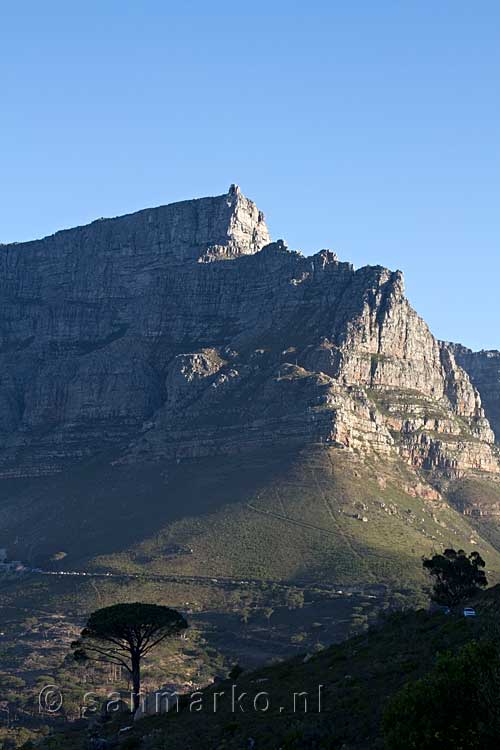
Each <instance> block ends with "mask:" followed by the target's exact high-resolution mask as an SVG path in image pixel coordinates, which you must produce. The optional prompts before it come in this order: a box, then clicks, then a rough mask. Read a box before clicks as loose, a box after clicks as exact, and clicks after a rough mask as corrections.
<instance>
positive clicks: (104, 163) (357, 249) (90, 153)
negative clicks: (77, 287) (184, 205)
mask: <svg viewBox="0 0 500 750" xmlns="http://www.w3.org/2000/svg"><path fill="white" fill-rule="evenodd" d="M179 8H182V10H179ZM499 25H500V5H499V4H498V3H497V2H492V1H491V2H490V1H488V0H478V2H477V3H471V2H462V1H461V0H455V1H454V2H451V1H448V0H442V1H441V2H439V3H437V2H434V1H433V2H431V1H430V0H421V2H418V3H417V2H410V1H409V0H408V2H405V1H402V0H399V2H390V1H389V0H378V1H377V2H373V0H371V1H370V2H368V1H367V0H366V1H365V2H363V1H359V2H356V1H355V0H353V2H348V1H347V0H343V1H342V2H335V0H332V1H331V2H312V3H310V4H309V6H308V7H307V9H306V5H305V3H303V2H301V3H294V2H293V1H292V0H289V1H288V2H286V3H284V2H279V1H278V2H272V0H268V2H266V3H263V2H260V0H255V2H252V3H245V4H244V3H234V2H231V3H225V2H219V3H207V2H204V3H201V2H185V3H183V4H179V3H171V2H168V0H167V1H165V0H164V1H163V2H158V1H157V0H145V1H144V2H142V3H138V2H136V0H134V2H127V0H121V1H120V2H114V1H113V0H108V1H105V0H103V1H101V2H95V1H94V0H87V1H86V2H85V3H83V2H81V3H69V2H67V1H65V2H55V1H51V0H46V2H44V3H40V2H34V1H31V2H23V0H18V2H17V3H16V4H14V3H3V4H2V10H1V18H0V85H1V88H0V97H1V98H0V107H1V117H0V185H1V186H0V242H10V241H15V240H17V241H21V240H27V239H32V238H34V237H40V236H43V235H46V234H50V233H52V232H53V231H55V230H56V229H59V228H63V227H67V226H74V225H77V224H82V223H85V222H88V221H90V220H92V219H94V218H97V217H99V216H114V215H118V214H121V213H126V212H129V211H133V210H136V209H140V208H143V207H146V206H150V205H158V204H162V203H169V202H171V201H175V200H182V199H185V198H190V197H197V196H203V195H216V194H219V193H223V192H225V191H226V190H227V188H228V186H229V184H230V183H232V182H237V183H238V184H239V185H240V186H241V188H242V190H243V191H244V192H245V193H246V194H247V195H248V196H250V197H251V198H253V199H254V200H255V201H256V202H257V204H258V205H259V207H260V208H262V209H263V210H264V212H265V213H266V216H267V219H268V223H269V226H270V229H271V232H272V235H273V237H274V238H278V237H284V238H285V239H286V240H287V241H288V243H289V245H291V246H292V247H294V248H298V249H301V250H303V251H304V252H306V253H311V252H315V251H316V250H318V249H320V248H322V247H331V248H333V249H335V250H336V251H337V252H338V253H339V255H340V257H341V258H342V259H345V260H350V261H352V262H354V263H355V265H356V266H359V265H364V264H367V263H372V264H376V263H380V264H383V265H387V266H389V267H391V268H401V269H402V270H404V272H405V276H406V284H407V291H408V295H409V297H410V300H411V301H412V303H413V304H414V306H415V307H416V309H417V310H418V311H419V312H420V313H421V314H422V315H423V316H424V317H425V318H426V320H427V321H428V322H429V324H430V326H431V328H432V330H433V331H434V332H435V333H436V335H438V336H439V337H441V338H446V339H452V340H459V341H462V342H463V343H465V344H467V345H469V346H471V347H473V348H483V347H484V348H500V331H499V322H500V314H499V307H498V303H497V299H498V287H499V276H500V210H499V209H500V98H499V97H500V92H499V80H500V51H499V47H500V45H499V43H498V34H499V32H498V28H499Z"/></svg>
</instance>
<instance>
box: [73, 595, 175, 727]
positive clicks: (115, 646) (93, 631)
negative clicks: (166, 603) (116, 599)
mask: <svg viewBox="0 0 500 750" xmlns="http://www.w3.org/2000/svg"><path fill="white" fill-rule="evenodd" d="M187 627H188V624H187V622H186V620H185V619H184V617H183V616H182V615H181V614H180V613H179V612H176V611H175V610H174V609H169V608H168V607H162V606H158V605H157V604H141V603H138V602H136V603H135V604H114V605H113V606H111V607H104V608H103V609H98V610H96V612H93V613H92V614H91V615H90V617H89V619H88V622H87V624H86V626H85V628H84V629H83V630H82V632H81V635H80V639H79V640H78V641H75V642H74V643H72V644H71V647H72V648H73V653H74V657H75V659H76V661H79V662H81V661H86V660H88V659H93V660H95V661H107V662H110V663H111V664H119V665H120V666H122V667H125V669H126V670H127V671H128V673H129V674H130V677H131V680H132V687H133V694H132V710H133V712H134V713H135V711H136V710H137V708H138V707H139V694H140V690H141V661H142V659H143V657H144V656H146V655H147V654H149V653H150V652H151V651H152V650H153V649H154V648H155V646H158V644H160V643H161V642H162V641H164V640H165V639H166V638H172V637H174V636H175V635H178V634H179V633H181V632H182V631H183V630H185V629H186V628H187Z"/></svg>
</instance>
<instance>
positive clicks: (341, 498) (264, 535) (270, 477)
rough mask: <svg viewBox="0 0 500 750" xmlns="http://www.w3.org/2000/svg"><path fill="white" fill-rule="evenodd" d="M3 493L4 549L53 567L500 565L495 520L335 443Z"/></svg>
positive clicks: (29, 485)
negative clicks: (463, 560)
mask: <svg viewBox="0 0 500 750" xmlns="http://www.w3.org/2000/svg"><path fill="white" fill-rule="evenodd" d="M3 489H4V491H6V492H7V497H6V499H5V500H4V503H3V505H2V521H3V523H2V531H1V533H0V545H5V546H8V547H9V550H10V553H11V555H12V556H15V557H17V558H20V559H23V560H32V561H33V563H34V564H37V565H42V566H43V567H49V568H50V567H52V568H53V569H66V570H75V569H77V570H94V571H103V572H106V571H108V572H113V573H129V574H141V573H145V572H146V573H147V574H148V575H171V574H177V575H188V576H193V575H194V576H204V577H217V576H235V577H242V578H245V577H249V578H258V579H274V580H281V579H286V580H298V581H303V580H305V581H309V582H310V581H314V580H321V581H325V580H328V581H331V582H332V583H335V584H338V585H343V586H346V585H359V584H370V583H380V582H384V583H387V584H390V585H391V584H397V585H400V584H401V581H402V580H404V581H405V582H407V583H408V584H411V585H419V584H420V582H421V572H420V558H421V556H422V554H427V553H429V552H430V551H431V550H432V549H433V548H441V547H443V546H447V545H448V546H455V547H456V546H463V547H467V548H468V547H470V546H471V545H473V546H474V547H475V548H477V549H478V550H479V551H480V552H481V553H482V554H483V555H484V556H485V558H486V559H487V560H488V565H489V567H490V575H491V576H492V577H493V578H496V577H497V576H499V574H500V555H499V553H498V552H497V551H496V549H494V547H493V546H492V544H491V543H490V541H488V539H487V538H488V537H489V538H490V539H491V542H493V544H495V545H496V542H497V539H496V536H495V534H494V533H493V531H492V532H491V533H490V532H489V531H488V529H489V528H490V527H491V528H492V529H494V528H496V519H494V518H493V519H488V520H487V522H486V521H485V523H484V524H483V526H478V525H477V524H475V522H474V521H473V519H471V518H470V517H466V516H464V515H463V513H462V512H461V511H462V508H461V507H459V505H458V504H456V505H455V507H452V506H450V505H449V504H448V503H447V502H445V501H444V500H432V499H426V498H424V497H422V496H421V495H423V494H424V495H425V494H426V493H427V494H429V491H430V490H431V488H430V487H429V485H426V484H425V480H422V478H421V477H418V476H417V475H416V474H415V473H413V472H412V471H410V469H409V468H408V467H407V466H406V465H405V464H404V463H403V462H402V461H399V460H397V459H391V460H388V459H387V457H385V458H384V459H381V460H380V461H379V460H377V459H376V458H374V457H371V458H366V457H363V456H361V455H360V454H357V453H356V452H348V451H345V450H341V449H335V448H329V447H322V446H316V447H314V448H312V449H308V450H304V451H301V452H300V451H299V452H293V453H291V452H289V451H283V452H279V451H274V452H272V453H269V452H268V453H264V452H262V453H251V454H245V455H244V456H232V457H227V456H225V457H219V458H206V459H197V460H186V461H185V462H183V463H181V464H173V465H167V466H157V465H147V464H144V465H133V466H127V465H125V466H123V465H118V466H116V465H112V462H111V461H110V460H107V461H106V462H104V461H102V460H101V461H100V462H99V463H90V464H87V465H85V466H80V467H79V468H78V470H75V471H73V472H72V473H71V474H68V475H60V476H57V477H51V478H41V479H38V480H29V481H20V480H17V481H14V480H12V481H11V482H9V483H7V484H6V483H3ZM498 496H499V498H500V489H499V490H498ZM27 518H28V519H29V520H28V521H27V520H26V519H27ZM486 527H488V528H486ZM57 553H65V556H64V558H63V559H61V560H58V561H57V562H55V561H51V558H52V557H53V556H54V555H56V556H57V557H62V555H58V554H57Z"/></svg>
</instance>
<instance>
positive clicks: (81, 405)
mask: <svg viewBox="0 0 500 750" xmlns="http://www.w3.org/2000/svg"><path fill="white" fill-rule="evenodd" d="M495 361H496V362H497V365H496V366H497V368H498V360H495ZM474 362H476V360H474ZM0 365H1V369H0V372H1V375H0V471H1V472H2V476H3V477H12V476H27V475H38V474H48V473H54V472H58V471H60V470H61V469H62V468H63V467H64V466H66V465H67V464H68V463H71V462H74V461H78V460H79V459H81V458H83V457H85V456H89V455H93V454H95V453H98V452H99V451H102V450H103V449H105V448H110V449H112V450H113V455H114V459H113V460H114V461H115V462H118V463H124V462H125V463H129V462H137V461H144V460H154V461H157V462H158V461H167V462H168V461H181V460H182V459H184V458H186V457H193V456H210V455H214V454H232V453H238V452H244V451H247V450H249V449H251V448H254V447H256V446H263V445H269V446H272V445H280V446H286V445H290V446H292V445H293V446H301V445H307V444H318V443H319V444H331V445H336V446H338V447H343V448H345V449H347V450H351V451H357V450H361V451H364V452H370V451H372V452H376V453H377V454H381V455H387V456H393V457H395V456H398V457H402V458H404V460H405V461H407V462H408V463H409V464H411V465H412V466H413V467H415V468H418V469H422V470H424V471H428V472H431V473H432V472H436V473H438V474H442V475H445V476H449V477H456V476H461V475H463V474H464V473H467V472H468V471H486V472H492V473H496V472H497V471H498V461H497V458H496V455H495V449H494V447H493V443H494V436H493V433H492V430H491V428H490V425H489V422H488V420H487V418H486V416H485V413H484V410H483V406H482V401H481V396H480V391H481V392H484V398H485V402H486V403H487V406H488V408H489V409H490V410H491V415H492V418H493V419H495V418H498V403H499V401H498V395H495V393H497V394H498V392H499V391H498V389H497V391H495V388H496V386H495V382H497V385H498V369H497V371H496V376H497V381H495V378H494V376H493V374H492V373H493V369H494V368H488V367H483V366H482V365H481V366H479V365H477V366H474V367H473V366H471V365H470V363H469V360H468V359H467V356H466V353H465V351H463V350H461V349H459V348H456V347H452V346H449V345H446V344H442V343H439V342H438V341H437V340H436V339H435V338H434V337H433V336H432V334H431V332H430V331H429V329H428V327H427V325H426V324H425V322H424V321H423V320H422V319H421V318H420V317H419V316H418V315H417V314H416V313H415V311H414V310H413V309H412V308H411V306H410V305H409V303H408V301H407V299H406V297H405V295H404V288H403V278H402V275H401V273H400V272H398V271H396V272H392V271H389V270H387V269H385V268H382V267H378V266H377V267H365V268H360V269H358V270H355V269H354V268H353V267H352V266H351V265H350V264H349V263H344V262H340V261H339V259H338V258H337V256H336V255H335V254H334V253H333V252H331V251H329V250H322V251H320V252H319V253H317V254H316V255H313V256H311V257H304V256H303V255H301V254H300V253H297V252H291V251H290V250H288V249H287V247H286V245H285V244H284V243H283V242H282V241H278V242H276V243H271V242H270V238H269V234H268V231H267V228H266V225H265V221H264V217H263V214H262V213H261V212H260V211H259V210H258V209H257V208H256V206H255V204H254V203H252V201H250V200H248V199H247V198H245V197H244V196H243V195H242V194H241V193H240V191H239V189H238V188H237V187H235V186H231V188H230V190H229V192H228V194H226V195H221V196H218V197H215V198H203V199H200V200H193V201H185V202H182V203H176V204H172V205H169V206H164V207H161V208H155V209H147V210H144V211H140V212H138V213H136V214H131V215H129V216H124V217H120V218H116V219H102V220H99V221H97V222H94V223H92V224H90V225H89V226H86V227H79V228H76V229H71V230H67V231H62V232H58V233H57V234H55V235H53V236H52V237H47V238H45V239H43V240H38V241H34V242H29V243H23V244H14V245H4V246H2V247H0ZM468 373H469V374H468ZM495 410H496V411H495ZM495 415H496V416H495Z"/></svg>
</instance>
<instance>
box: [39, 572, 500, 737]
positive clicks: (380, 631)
mask: <svg viewBox="0 0 500 750" xmlns="http://www.w3.org/2000/svg"><path fill="white" fill-rule="evenodd" d="M475 606H476V610H477V613H478V617H477V618H476V620H466V619H465V618H464V617H462V616H460V614H459V613H458V614H456V615H451V616H448V617H447V616H445V615H443V614H441V613H438V614H429V613H428V612H426V611H424V610H419V611H408V612H405V613H401V612H400V613H398V614H392V615H390V616H389V617H388V618H386V619H385V620H381V621H380V622H379V623H378V625H377V626H376V627H374V628H373V629H372V630H370V632H368V633H364V634H362V635H358V636H356V637H354V638H351V639H349V640H347V641H345V642H343V643H341V644H337V645H334V646H331V647H329V648H326V649H324V650H321V651H319V652H318V653H316V654H314V653H309V654H304V653H303V654H301V655H300V656H297V657H296V658H294V659H292V660H288V661H283V662H281V663H279V664H275V665H272V666H268V667H265V668H262V669H260V670H258V671H254V672H249V673H244V674H242V675H241V676H240V677H238V678H237V679H236V680H234V681H233V680H230V679H226V680H222V681H218V682H217V683H216V684H214V685H213V686H210V687H209V688H207V689H206V690H205V691H203V693H202V694H201V697H200V694H196V695H193V696H188V697H187V698H186V699H185V701H184V702H183V701H182V700H181V702H180V708H179V710H178V711H177V710H175V708H174V710H173V711H171V712H170V713H169V714H168V715H166V716H165V715H163V716H162V715H156V716H152V717H150V718H145V719H142V720H140V721H137V722H135V723H134V725H133V729H132V730H131V731H128V732H127V738H126V739H125V738H121V742H123V741H124V740H125V745H123V746H124V747H128V748H138V749H139V748H147V749H148V750H163V749H164V748H167V747H168V748H169V749H170V750H177V749H179V750H181V749H182V750H197V748H198V747H200V745H199V743H200V737H203V743H204V744H203V747H204V748H207V750H212V749H214V750H215V748H225V750H233V749H234V750H241V748H244V747H247V746H248V745H249V744H250V745H251V746H253V747H255V748H257V749H258V750H276V749H277V748H286V749H287V750H299V748H300V749H305V748H308V749H309V748H310V749H312V748H324V749H325V750H347V748H349V750H376V748H380V749H382V748H383V747H384V743H383V739H382V733H381V726H380V723H381V718H382V713H383V711H384V708H385V706H386V705H387V701H388V699H389V698H390V697H391V696H392V695H394V694H395V693H396V692H397V691H398V690H399V689H400V688H401V687H402V686H403V685H404V684H405V683H406V682H408V681H414V680H416V679H418V678H419V677H422V676H423V675H425V674H426V673H427V672H429V670H431V669H432V668H433V666H434V665H435V663H436V658H437V655H438V654H439V653H443V652H446V651H451V652H452V653H456V652H457V651H458V650H459V649H460V648H461V647H462V646H463V645H464V644H466V643H468V642H469V641H470V640H472V639H475V638H476V639H477V638H481V637H489V636H491V634H492V633H496V632H497V631H498V625H497V621H498V612H499V589H498V587H494V588H492V589H489V590H487V591H486V592H485V593H484V594H481V595H480V597H479V599H478V601H477V603H476V605H475ZM233 685H234V686H235V687H234V688H233ZM320 686H321V687H320ZM233 691H234V693H233ZM233 694H234V696H236V699H235V702H234V703H233V702H232V696H233ZM242 694H244V697H243V698H242V699H241V700H240V701H239V702H238V700H237V698H238V696H241V695H242ZM195 701H198V702H197V703H195ZM214 701H215V705H216V710H215V711H214V708H213V706H214ZM190 705H193V706H196V707H197V708H196V709H191V710H190ZM174 706H175V703H174ZM254 706H256V708H255V707H254ZM240 707H243V709H244V711H241V710H240ZM437 710H439V708H437ZM129 724H130V719H129V718H128V717H123V718H122V719H121V720H120V721H119V722H118V723H117V722H116V721H115V722H111V723H110V724H109V725H107V726H106V724H104V725H102V724H101V725H100V726H99V733H100V736H101V737H107V738H108V739H109V740H116V739H117V738H118V739H120V738H119V737H118V736H117V733H118V730H119V728H120V726H122V727H123V726H126V725H129ZM86 738H87V732H86V731H85V730H83V731H82V728H81V727H80V731H79V732H78V733H75V732H69V733H68V732H67V730H63V731H62V734H57V733H56V735H55V737H54V739H53V742H54V745H53V747H55V748H58V747H61V748H62V747H63V746H64V748H65V749H66V748H67V750H81V748H83V747H84V746H85V745H84V742H85V741H86ZM251 740H253V741H254V744H253V745H252V744H251ZM117 746H118V747H119V746H120V743H119V744H118V745H117Z"/></svg>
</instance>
